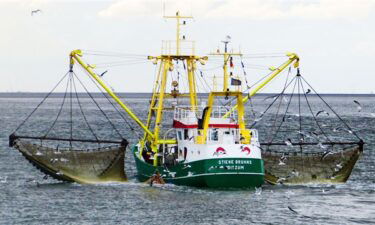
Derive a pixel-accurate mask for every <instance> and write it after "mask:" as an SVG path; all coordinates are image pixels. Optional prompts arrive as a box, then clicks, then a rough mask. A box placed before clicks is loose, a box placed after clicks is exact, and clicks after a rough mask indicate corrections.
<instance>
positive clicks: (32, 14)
mask: <svg viewBox="0 0 375 225" xmlns="http://www.w3.org/2000/svg"><path fill="white" fill-rule="evenodd" d="M39 12H42V10H40V9H37V10H32V11H31V16H34V14H35V13H39Z"/></svg>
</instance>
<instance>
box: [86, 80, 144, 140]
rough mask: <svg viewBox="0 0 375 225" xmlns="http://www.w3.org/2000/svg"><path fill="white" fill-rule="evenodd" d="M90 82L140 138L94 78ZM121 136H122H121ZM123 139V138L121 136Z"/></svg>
mask: <svg viewBox="0 0 375 225" xmlns="http://www.w3.org/2000/svg"><path fill="white" fill-rule="evenodd" d="M89 78H90V80H91V81H92V82H93V83H94V84H95V86H96V87H97V88H98V89H99V90H100V92H101V93H102V95H103V96H104V97H105V98H106V99H107V101H108V102H109V103H110V104H111V105H112V107H113V108H114V109H115V110H116V112H117V113H118V114H119V115H120V117H121V118H122V119H123V120H124V121H125V123H126V125H127V126H128V127H129V129H130V130H131V131H132V132H133V133H134V134H135V135H137V137H138V138H140V137H141V136H140V135H139V134H138V133H137V131H136V130H135V129H134V127H133V126H132V125H131V124H130V123H129V121H127V119H126V118H125V117H124V115H123V114H122V113H121V112H120V110H119V109H118V108H117V107H116V106H115V104H113V102H112V101H111V100H110V99H109V97H108V96H107V95H106V94H105V93H104V92H103V90H102V89H101V88H100V87H99V85H98V84H97V83H96V82H95V81H94V80H93V78H92V77H90V76H89ZM120 136H121V135H120ZM121 138H123V137H122V136H121Z"/></svg>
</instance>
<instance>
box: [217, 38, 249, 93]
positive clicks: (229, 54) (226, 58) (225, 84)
mask: <svg viewBox="0 0 375 225" xmlns="http://www.w3.org/2000/svg"><path fill="white" fill-rule="evenodd" d="M223 43H224V45H225V48H224V53H220V52H219V50H218V52H216V53H211V54H210V55H217V56H223V58H224V64H223V71H224V77H223V91H229V84H228V81H229V74H228V61H229V59H230V57H232V56H242V54H241V53H240V52H237V53H235V52H228V43H229V40H226V41H223Z"/></svg>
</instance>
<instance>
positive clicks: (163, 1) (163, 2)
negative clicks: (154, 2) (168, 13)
mask: <svg viewBox="0 0 375 225" xmlns="http://www.w3.org/2000/svg"><path fill="white" fill-rule="evenodd" d="M163 17H165V1H163Z"/></svg>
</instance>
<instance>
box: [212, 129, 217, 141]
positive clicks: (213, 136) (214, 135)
mask: <svg viewBox="0 0 375 225" xmlns="http://www.w3.org/2000/svg"><path fill="white" fill-rule="evenodd" d="M218 140H219V131H218V130H217V129H213V130H212V131H211V141H218Z"/></svg>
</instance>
